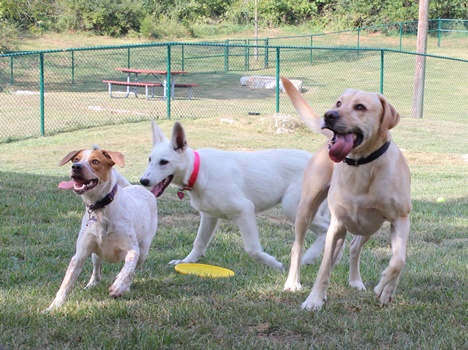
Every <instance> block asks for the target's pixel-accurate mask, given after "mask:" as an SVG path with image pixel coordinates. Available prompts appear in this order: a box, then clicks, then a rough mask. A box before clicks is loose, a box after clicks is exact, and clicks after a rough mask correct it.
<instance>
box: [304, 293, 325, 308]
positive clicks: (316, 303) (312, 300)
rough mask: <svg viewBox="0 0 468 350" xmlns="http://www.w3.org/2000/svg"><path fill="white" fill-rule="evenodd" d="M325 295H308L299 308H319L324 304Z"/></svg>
mask: <svg viewBox="0 0 468 350" xmlns="http://www.w3.org/2000/svg"><path fill="white" fill-rule="evenodd" d="M326 300H327V297H323V298H316V297H315V296H312V295H309V297H308V298H307V299H306V301H304V302H303V303H302V306H301V308H302V309H303V310H309V311H317V310H320V309H321V308H322V306H323V304H325V301H326Z"/></svg>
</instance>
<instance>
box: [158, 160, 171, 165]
mask: <svg viewBox="0 0 468 350" xmlns="http://www.w3.org/2000/svg"><path fill="white" fill-rule="evenodd" d="M167 163H169V161H167V160H165V159H161V160H160V161H159V165H166V164H167Z"/></svg>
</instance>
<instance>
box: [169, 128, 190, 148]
mask: <svg viewBox="0 0 468 350" xmlns="http://www.w3.org/2000/svg"><path fill="white" fill-rule="evenodd" d="M171 142H172V148H174V151H176V152H183V151H185V149H186V148H187V138H186V137H185V131H184V128H183V127H182V124H180V123H179V122H175V123H174V127H173V128H172V140H171Z"/></svg>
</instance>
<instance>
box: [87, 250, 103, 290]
mask: <svg viewBox="0 0 468 350" xmlns="http://www.w3.org/2000/svg"><path fill="white" fill-rule="evenodd" d="M92 260H93V274H92V275H91V279H90V280H89V282H88V284H87V285H86V287H85V289H89V288H92V287H94V286H96V285H97V284H98V283H99V282H100V281H101V278H102V259H101V258H100V257H99V256H97V255H96V254H94V253H93V254H92Z"/></svg>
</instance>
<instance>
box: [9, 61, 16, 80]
mask: <svg viewBox="0 0 468 350" xmlns="http://www.w3.org/2000/svg"><path fill="white" fill-rule="evenodd" d="M14 82H15V78H14V75H13V56H10V84H11V85H13V83H14Z"/></svg>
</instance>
